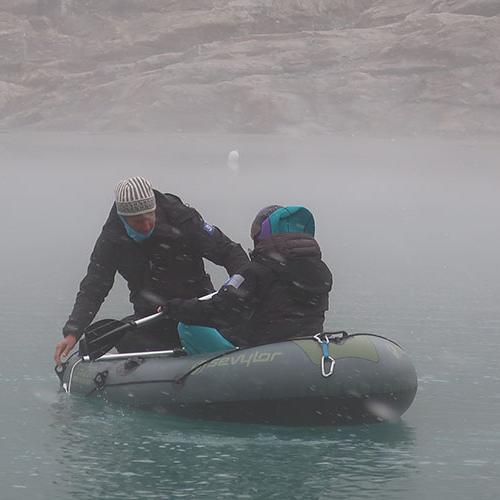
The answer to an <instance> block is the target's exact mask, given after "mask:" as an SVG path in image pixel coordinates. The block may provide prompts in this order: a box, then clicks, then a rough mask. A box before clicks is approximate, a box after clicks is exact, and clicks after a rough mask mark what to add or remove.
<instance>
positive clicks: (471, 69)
mask: <svg viewBox="0 0 500 500" xmlns="http://www.w3.org/2000/svg"><path fill="white" fill-rule="evenodd" d="M499 111H500V0H385V1H383V0H356V1H352V0H213V1H210V0H177V1H174V0H170V1H166V0H142V1H141V0H0V129H2V130H14V129H19V128H30V129H43V130H48V129H51V130H78V131H124V130H129V131H135V130H137V131H153V130H155V131H157V130H162V131H166V132H179V131H193V132H281V133H286V132H297V131H299V132H304V133H330V132H334V133H342V134H344V133H345V134H362V133H376V134H380V133H382V134H384V133H390V134H394V133H398V134H400V133H403V134H426V135H427V134H438V133H443V134H482V133H487V134H491V133H493V134H497V133H498V132H499V131H500V113H499Z"/></svg>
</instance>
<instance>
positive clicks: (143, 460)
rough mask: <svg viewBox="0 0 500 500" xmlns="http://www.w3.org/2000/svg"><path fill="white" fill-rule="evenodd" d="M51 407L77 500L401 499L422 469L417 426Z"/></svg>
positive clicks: (91, 405) (80, 403)
mask: <svg viewBox="0 0 500 500" xmlns="http://www.w3.org/2000/svg"><path fill="white" fill-rule="evenodd" d="M51 411H52V413H53V424H52V425H51V426H50V428H51V432H52V433H53V436H51V442H53V443H57V445H58V447H57V448H58V449H57V450H56V452H55V456H56V460H57V461H58V462H59V466H58V469H59V470H60V477H61V478H64V482H65V486H64V488H65V490H66V493H67V494H68V495H70V496H71V497H72V498H77V499H87V498H125V499H132V498H177V497H181V496H184V497H188V498H189V497H194V496H196V497H200V498H219V497H221V496H231V495H233V498H234V497H236V496H238V495H239V496H241V497H242V498H273V497H276V498H278V497H279V498H320V497H325V498H327V497H330V493H332V495H333V492H335V495H334V497H335V498H336V499H337V498H353V497H356V498H364V497H365V495H366V498H375V497H376V494H377V491H380V492H384V496H385V498H391V497H393V498H398V496H399V497H400V498H401V496H400V495H403V494H404V491H405V490H406V489H407V487H408V482H409V481H410V482H411V481H412V478H413V475H414V473H415V471H416V465H415V458H414V455H415V452H414V448H415V441H416V438H415V430H414V428H413V427H411V426H409V425H407V424H405V423H404V421H396V422H386V423H379V424H369V425H368V424H365V425H351V426H339V427H279V426H269V425H266V426H264V425H258V424H238V423H227V422H226V423H222V422H210V421H203V420H188V419H183V418H179V417H175V416H168V415H162V414H158V413H152V412H145V411H142V410H135V409H127V408H125V409H124V408H121V407H117V406H115V405H110V404H108V403H106V402H105V401H103V400H99V399H93V400H91V401H89V400H88V399H84V398H80V397H71V398H70V397H67V396H66V395H64V394H61V395H60V401H59V402H58V403H55V404H53V405H52V406H51ZM382 486H383V487H382ZM89 492H90V493H89ZM328 492H330V493H328ZM370 495H371V496H370ZM373 495H375V496H373Z"/></svg>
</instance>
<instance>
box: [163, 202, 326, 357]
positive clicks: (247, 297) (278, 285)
mask: <svg viewBox="0 0 500 500" xmlns="http://www.w3.org/2000/svg"><path fill="white" fill-rule="evenodd" d="M251 237H252V239H253V240H254V245H255V248H254V250H253V252H252V253H251V255H250V258H251V262H249V263H247V264H244V265H243V266H242V268H240V269H239V270H238V272H237V273H236V274H234V275H233V276H232V277H231V278H230V279H229V281H227V282H226V283H225V284H224V285H223V286H222V288H221V289H220V290H219V292H218V293H217V294H215V295H214V296H213V297H212V298H211V299H209V300H197V299H191V300H182V299H174V300H170V301H167V303H166V304H164V305H163V306H162V308H161V309H162V310H164V311H165V313H166V314H167V315H168V316H169V317H170V318H173V319H176V320H179V321H182V322H183V323H187V324H188V326H187V327H186V326H185V325H181V327H180V332H181V342H182V343H183V344H184V346H185V347H186V348H187V350H188V352H190V353H198V352H203V351H205V352H207V351H217V350H223V349H227V348H230V347H231V345H230V344H229V345H228V343H227V342H226V341H225V340H224V338H222V337H221V336H220V335H219V334H218V333H217V331H212V332H211V331H210V330H211V329H210V328H201V329H198V330H197V327H193V328H190V327H189V325H203V326H208V327H213V328H217V329H219V330H220V331H221V333H223V334H224V337H225V338H226V339H228V340H229V341H231V342H232V344H233V345H237V346H254V345H259V344H266V343H271V342H277V341H280V340H285V339H289V338H293V337H300V336H309V335H315V334H317V333H320V332H322V331H323V322H324V319H325V311H326V310H328V294H329V292H330V290H331V288H332V285H333V277H332V274H331V272H330V270H329V269H328V267H327V266H326V264H325V263H324V262H323V261H322V260H321V251H320V248H319V245H318V243H317V242H316V240H315V239H314V219H313V216H312V214H311V213H310V212H309V210H307V209H306V208H304V207H300V206H294V207H280V206H277V205H273V206H269V207H266V208H264V209H262V210H261V211H260V212H259V213H258V214H257V217H256V218H255V220H254V222H253V224H252V228H251ZM234 325H243V326H242V328H240V329H239V330H237V331H236V333H235V334H232V333H231V331H229V332H226V331H225V329H226V328H230V327H233V326H234ZM209 337H211V338H209Z"/></svg>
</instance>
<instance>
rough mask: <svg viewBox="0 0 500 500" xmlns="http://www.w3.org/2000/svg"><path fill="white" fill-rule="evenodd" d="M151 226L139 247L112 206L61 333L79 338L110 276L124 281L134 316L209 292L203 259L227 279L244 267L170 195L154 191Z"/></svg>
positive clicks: (236, 249) (234, 247)
mask: <svg viewBox="0 0 500 500" xmlns="http://www.w3.org/2000/svg"><path fill="white" fill-rule="evenodd" d="M155 197H156V206H157V208H156V226H155V230H154V232H153V234H152V235H151V237H150V238H148V239H147V240H145V241H143V242H142V243H137V242H134V241H133V240H132V239H131V238H129V237H128V236H127V233H126V231H125V228H124V226H123V223H122V222H121V221H120V219H119V217H118V215H117V212H116V207H115V205H113V207H112V209H111V212H110V214H109V217H108V219H107V221H106V223H105V224H104V227H103V229H102V232H101V234H100V236H99V238H98V239H97V242H96V244H95V247H94V250H93V252H92V255H91V257H90V264H89V267H88V270H87V275H86V276H85V278H84V279H83V281H82V282H81V284H80V291H79V292H78V294H77V297H76V302H75V305H74V307H73V311H72V313H71V315H70V317H69V320H68V322H67V323H66V325H65V326H64V329H63V334H64V335H65V336H66V335H69V334H72V335H75V336H77V337H79V336H80V335H81V334H82V331H83V329H84V328H85V327H86V326H88V325H89V324H90V323H91V321H92V320H93V319H94V317H95V315H96V314H97V311H98V310H99V308H100V306H101V304H102V302H103V301H104V299H105V298H106V296H107V295H108V293H109V291H110V290H111V288H112V286H113V282H114V278H115V274H116V272H118V273H119V274H121V275H122V276H123V278H124V279H125V280H126V281H127V284H128V287H129V290H130V302H132V304H133V305H134V312H135V314H136V315H137V316H145V315H148V314H151V313H153V312H155V311H156V307H157V306H158V305H159V304H163V303H165V301H166V300H168V299H171V298H173V297H182V298H191V297H198V296H202V295H206V294H207V293H210V292H212V291H213V290H214V288H213V285H212V282H211V280H210V276H209V275H208V274H207V273H206V272H205V268H204V264H203V258H206V259H208V260H210V261H212V262H214V263H215V264H218V265H221V266H224V267H225V268H226V270H227V272H228V274H229V275H231V274H233V273H234V272H236V270H237V269H239V268H241V266H243V265H245V264H246V263H247V262H248V257H247V255H246V253H245V252H244V250H243V249H242V248H241V246H240V245H238V244H237V243H234V242H233V241H231V240H230V239H229V238H228V237H227V236H225V235H224V234H223V233H222V231H220V230H219V229H218V228H217V227H215V226H211V225H209V224H207V223H206V222H204V221H203V219H202V217H201V216H200V214H199V213H198V212H197V211H196V210H195V209H194V208H191V207H188V206H187V205H184V204H183V203H182V201H181V200H180V199H179V198H178V197H177V196H174V195H172V194H161V193H159V192H157V191H155Z"/></svg>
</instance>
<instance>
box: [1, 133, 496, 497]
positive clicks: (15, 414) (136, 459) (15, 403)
mask: <svg viewBox="0 0 500 500" xmlns="http://www.w3.org/2000/svg"><path fill="white" fill-rule="evenodd" d="M0 148H1V149H2V154H3V157H4V162H5V165H6V168H4V167H2V183H1V186H0V197H1V199H2V206H3V207H6V209H7V212H4V225H3V237H2V247H1V250H0V252H1V253H0V255H1V257H2V259H1V262H0V272H1V276H2V285H1V288H0V325H1V327H0V353H1V360H2V363H1V364H0V401H1V410H0V485H1V491H0V498H2V499H6V500H17V499H25V498H32V499H38V498H39V499H46V498H51V499H67V498H76V499H80V498H81V499H88V498H110V499H114V498H116V499H136V498H155V499H156V498H162V499H163V498H165V499H170V498H172V499H174V498H221V497H228V498H251V499H259V498H297V499H302V498H315V499H323V498H324V499H326V498H335V499H358V498H359V499H364V498H367V499H400V498H405V499H415V500H416V499H422V498H423V499H429V500H434V499H436V498H442V499H454V500H455V499H469V498H476V499H496V498H498V490H499V487H500V480H499V472H500V419H499V418H498V415H500V383H499V382H500V373H499V371H498V361H497V356H498V352H499V351H500V349H499V347H500V346H499V343H500V340H499V329H500V310H499V303H500V302H499V298H500V269H499V266H498V255H499V236H498V213H499V210H498V209H499V208H500V196H499V194H500V193H499V186H500V184H499V180H500V179H499V177H500V175H499V168H498V163H497V161H498V160H497V158H498V157H499V156H498V153H499V150H500V148H498V147H496V146H494V145H489V144H484V143H483V144H475V143H467V144H463V143H462V144H460V143H456V142H450V141H448V142H444V141H442V142H437V143H426V142H422V141H420V142H419V141H415V140H414V141H383V140H379V141H366V142H365V143H363V147H362V148H361V147H360V144H359V143H358V142H356V141H355V140H352V141H332V140H327V139H316V140H314V141H312V140H311V141H309V142H308V141H304V140H302V141H298V140H295V141H288V142H287V141H286V140H283V139H276V138H274V139H273V138H259V137H253V138H248V137H247V138H206V137H205V138H183V137H178V138H170V139H168V140H167V139H165V138H162V139H161V140H160V139H159V138H141V139H140V140H139V139H137V138H136V137H135V138H133V139H132V138H130V137H97V138H94V137H69V136H67V137H66V136H63V137H62V138H60V137H54V136H45V137H41V136H33V137H16V136H8V135H5V136H0ZM235 148H238V149H239V150H240V156H241V158H242V169H241V171H240V172H239V173H238V174H235V173H234V172H232V171H231V172H229V171H227V170H226V167H225V157H226V155H227V152H228V151H230V150H232V149H235ZM284 165H286V166H287V167H288V168H286V169H285V168H284ZM136 173H144V174H145V175H147V176H150V177H151V178H152V180H153V181H154V182H155V183H156V184H164V185H165V186H164V189H165V190H170V191H172V192H176V193H178V194H180V195H181V196H182V197H183V198H184V199H186V201H189V202H190V203H191V204H192V205H194V206H196V207H197V208H199V209H200V210H201V211H202V212H203V213H204V215H205V216H206V218H207V219H208V220H209V221H210V222H214V223H216V224H219V225H220V226H221V227H222V228H223V229H224V230H226V232H227V233H228V234H230V235H231V236H232V237H233V238H234V239H237V240H240V241H242V242H243V244H244V246H245V247H246V246H249V238H248V234H247V233H248V226H249V224H248V222H249V221H250V220H251V217H252V215H253V213H254V212H256V211H257V210H258V208H260V206H263V205H265V204H268V203H270V202H281V203H290V204H292V203H303V204H305V205H307V206H309V207H310V208H311V209H312V210H313V212H314V213H315V214H316V216H317V226H318V239H319V241H320V243H321V245H322V248H323V253H324V256H325V260H327V261H328V262H329V264H330V265H331V266H332V267H333V268H334V270H335V278H336V281H335V293H334V295H333V297H332V301H331V304H332V307H331V311H330V314H329V317H328V327H330V328H335V329H344V328H345V329H347V330H349V331H353V332H354V331H369V332H375V333H381V334H384V335H386V336H389V337H391V338H393V339H395V340H396V341H397V342H399V343H400V344H402V345H403V346H404V348H405V349H406V350H407V351H408V353H409V354H410V356H411V358H412V359H413V361H414V363H415V366H416V368H417V371H418V374H419V391H418V393H417V397H416V400H415V402H414V404H413V406H412V407H411V408H410V409H409V410H408V412H407V413H406V414H405V415H404V416H403V418H402V419H401V421H399V422H393V423H386V424H379V425H364V426H345V427H337V428H335V427H320V428H287V427H270V426H258V425H243V424H223V423H211V422H203V421H189V420H184V419H180V418H175V417H172V416H168V415H162V414H157V413H148V412H143V411H139V410H132V409H127V408H121V407H117V406H113V405H108V404H105V403H104V402H102V401H99V400H85V399H83V398H79V397H74V396H71V397H70V396H67V395H66V394H61V393H59V392H58V384H57V379H56V376H55V374H54V373H53V365H52V352H53V348H54V345H55V343H56V342H57V340H58V339H59V336H60V329H61V326H62V324H63V323H64V320H65V318H66V316H67V314H68V313H69V311H70V308H71V306H72V303H73V300H74V295H75V292H76V288H77V284H78V281H79V279H80V278H81V277H82V276H83V272H84V270H85V266H86V264H87V259H88V255H89V252H90V250H91V247H92V245H93V242H94V240H95V238H96V236H97V232H98V228H99V227H100V225H102V222H103V221H104V218H105V216H106V213H107V210H108V208H109V203H110V200H111V197H112V192H111V191H112V187H113V186H114V184H115V183H116V181H117V180H119V179H120V178H122V177H126V176H128V175H132V174H136ZM5 214H7V216H5ZM213 272H214V277H215V280H216V281H218V282H219V283H220V281H221V280H222V279H223V278H224V274H223V273H221V272H217V271H216V270H213ZM128 310H129V309H128V306H127V304H126V291H125V288H124V286H123V283H121V282H118V283H117V286H116V290H114V291H113V293H112V294H111V297H110V298H109V300H108V301H107V302H106V304H105V306H103V310H102V314H101V316H100V317H106V316H109V317H121V316H124V315H126V314H127V313H128Z"/></svg>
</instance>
